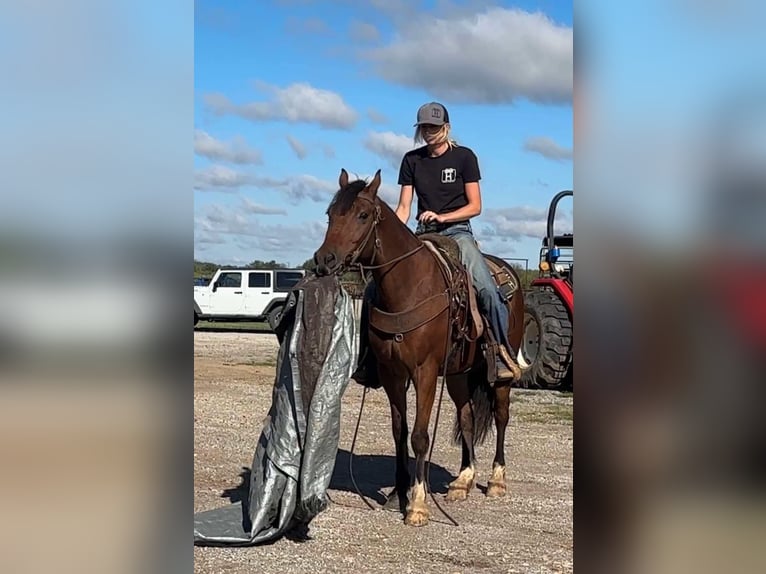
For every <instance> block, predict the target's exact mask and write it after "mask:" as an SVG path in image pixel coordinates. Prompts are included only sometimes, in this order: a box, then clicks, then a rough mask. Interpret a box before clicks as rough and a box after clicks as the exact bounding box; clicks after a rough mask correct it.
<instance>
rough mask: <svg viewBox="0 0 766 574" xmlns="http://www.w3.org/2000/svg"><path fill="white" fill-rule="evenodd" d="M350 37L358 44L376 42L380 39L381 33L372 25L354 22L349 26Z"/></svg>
mask: <svg viewBox="0 0 766 574" xmlns="http://www.w3.org/2000/svg"><path fill="white" fill-rule="evenodd" d="M348 33H349V36H351V38H352V39H353V40H356V41H357V42H376V41H377V40H379V39H380V32H379V31H378V29H377V28H376V27H375V26H373V25H372V24H368V23H367V22H359V21H358V20H354V21H352V22H351V23H350V24H349V30H348Z"/></svg>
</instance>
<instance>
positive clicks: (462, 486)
mask: <svg viewBox="0 0 766 574" xmlns="http://www.w3.org/2000/svg"><path fill="white" fill-rule="evenodd" d="M447 391H448V392H449V395H450V397H451V398H452V401H453V402H454V403H455V408H456V409H457V417H458V420H457V429H456V434H459V436H460V442H461V443H462V451H463V454H462V460H461V461H460V473H459V474H458V477H457V478H456V479H455V480H453V481H452V482H451V483H450V484H449V490H448V491H447V500H449V501H454V500H465V499H466V497H467V496H468V494H469V493H470V492H471V489H473V487H474V486H475V485H476V470H475V468H476V465H475V462H476V456H475V455H474V449H473V443H474V441H473V411H472V409H471V402H470V391H469V389H468V376H467V375H453V376H450V377H447Z"/></svg>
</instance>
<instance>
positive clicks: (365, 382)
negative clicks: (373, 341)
mask: <svg viewBox="0 0 766 574" xmlns="http://www.w3.org/2000/svg"><path fill="white" fill-rule="evenodd" d="M351 378H352V379H353V380H354V381H356V382H357V383H358V384H360V385H362V386H363V387H368V388H370V389H379V388H380V387H382V386H383V385H382V383H381V382H380V381H379V380H378V367H377V365H376V364H375V355H373V353H372V352H370V351H368V352H367V355H366V356H365V357H364V358H363V359H362V360H361V361H359V365H358V366H357V367H356V370H355V371H354V374H353V375H351Z"/></svg>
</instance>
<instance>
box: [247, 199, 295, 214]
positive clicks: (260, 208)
mask: <svg viewBox="0 0 766 574" xmlns="http://www.w3.org/2000/svg"><path fill="white" fill-rule="evenodd" d="M242 209H244V210H245V211H246V212H247V213H253V214H260V215H287V210H286V209H283V208H281V207H269V206H267V205H261V204H260V203H256V202H254V201H253V200H251V199H248V198H247V197H243V198H242Z"/></svg>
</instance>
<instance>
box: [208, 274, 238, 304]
mask: <svg viewBox="0 0 766 574" xmlns="http://www.w3.org/2000/svg"><path fill="white" fill-rule="evenodd" d="M244 305H245V298H244V293H243V289H242V272H240V271H224V272H223V273H221V274H220V275H219V276H218V279H216V282H215V291H212V290H211V293H210V314H211V315H241V314H242V312H243V311H244Z"/></svg>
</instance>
